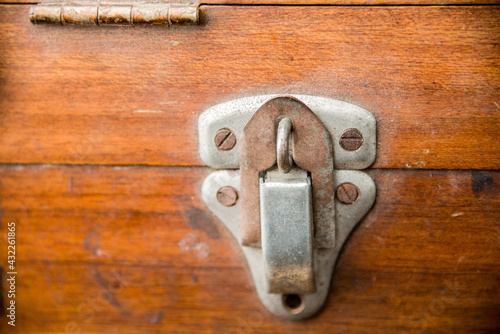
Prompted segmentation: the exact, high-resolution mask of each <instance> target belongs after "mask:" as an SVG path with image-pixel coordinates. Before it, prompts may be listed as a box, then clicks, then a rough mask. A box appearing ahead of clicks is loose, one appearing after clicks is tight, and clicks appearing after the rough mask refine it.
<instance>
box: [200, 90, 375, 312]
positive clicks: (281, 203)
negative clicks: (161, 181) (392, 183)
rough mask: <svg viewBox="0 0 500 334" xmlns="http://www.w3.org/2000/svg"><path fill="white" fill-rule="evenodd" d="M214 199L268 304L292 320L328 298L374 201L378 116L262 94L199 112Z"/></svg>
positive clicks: (207, 192) (205, 193)
mask: <svg viewBox="0 0 500 334" xmlns="http://www.w3.org/2000/svg"><path fill="white" fill-rule="evenodd" d="M198 130H199V136H200V140H199V143H200V153H201V157H202V159H203V161H204V162H205V163H206V164H207V165H209V166H211V167H213V168H217V169H235V168H239V170H220V171H215V172H213V173H212V174H210V175H209V176H208V177H207V178H206V179H205V181H204V183H203V187H202V197H203V200H204V201H205V203H206V205H207V207H208V208H209V209H210V210H211V211H212V212H213V213H214V214H215V215H216V216H217V217H218V218H219V219H220V220H221V221H222V222H223V223H224V224H225V226H226V227H227V228H228V229H229V230H230V231H231V232H232V234H233V235H234V236H235V238H236V239H237V240H238V243H239V245H240V246H241V248H242V250H243V253H244V254H245V256H246V258H247V262H248V264H249V266H250V269H251V272H252V276H253V279H254V282H255V286H256V289H257V293H258V294H259V297H260V299H261V300H262V302H263V304H264V305H265V306H266V308H267V309H268V310H269V311H270V312H272V313H274V314H275V315H277V316H279V317H282V318H285V319H291V320H297V319H304V318H307V317H310V316H312V315H313V314H315V313H316V312H317V311H318V310H319V309H320V308H321V306H322V305H323V303H324V301H325V299H326V297H327V294H328V289H329V285H330V280H331V276H332V272H333V268H334V266H335V261H336V259H337V256H338V254H339V252H340V250H341V249H342V246H343V244H344V242H345V240H346V239H347V237H348V235H349V233H350V232H351V230H352V229H353V228H354V226H355V225H356V224H357V223H358V222H359V220H360V219H361V218H362V217H363V216H364V215H365V214H366V213H367V212H368V210H369V209H370V208H371V206H372V205H373V203H374V201H375V195H376V190H375V183H374V182H373V180H372V179H371V178H370V176H369V175H368V174H366V173H364V172H361V171H357V170H352V169H363V168H367V167H369V166H370V165H371V164H372V163H373V161H374V160H375V155H376V121H375V118H374V117H373V115H372V114H371V113H369V112H368V111H366V110H364V109H363V108H360V107H357V106H355V105H352V104H349V103H346V102H342V101H338V100H333V99H328V98H323V97H316V96H307V95H292V96H278V95H261V96H254V97H249V98H243V99H239V100H235V101H230V102H226V103H222V104H219V105H216V106H214V107H212V108H210V109H208V110H206V111H205V112H204V113H203V114H202V115H201V116H200V118H199V120H198Z"/></svg>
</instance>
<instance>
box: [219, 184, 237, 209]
mask: <svg viewBox="0 0 500 334" xmlns="http://www.w3.org/2000/svg"><path fill="white" fill-rule="evenodd" d="M217 200H218V201H219V203H220V204H222V205H224V206H233V205H235V204H236V202H238V191H237V190H236V189H234V188H233V187H230V186H225V187H222V188H220V189H219V190H218V191H217Z"/></svg>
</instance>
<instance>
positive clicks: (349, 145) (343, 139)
mask: <svg viewBox="0 0 500 334" xmlns="http://www.w3.org/2000/svg"><path fill="white" fill-rule="evenodd" d="M339 143H340V146H341V147H342V148H343V149H344V150H346V151H356V150H358V149H359V148H360V147H361V145H363V134H361V131H359V130H358V129H355V128H351V129H347V130H345V131H344V132H343V133H342V134H341V135H340V141H339Z"/></svg>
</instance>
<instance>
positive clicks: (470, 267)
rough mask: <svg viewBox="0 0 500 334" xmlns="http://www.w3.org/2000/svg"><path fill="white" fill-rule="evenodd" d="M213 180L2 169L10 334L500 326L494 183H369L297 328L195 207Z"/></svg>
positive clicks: (426, 177) (416, 179)
mask: <svg viewBox="0 0 500 334" xmlns="http://www.w3.org/2000/svg"><path fill="white" fill-rule="evenodd" d="M209 172H210V170H209V169H207V168H204V167H201V168H200V167H193V168H178V167H120V168H117V167H96V166H94V167H84V166H73V167H70V166H67V167H64V166H24V167H21V166H3V167H1V168H0V210H1V214H2V215H1V222H2V225H1V226H2V227H1V228H2V232H1V233H2V235H4V232H5V229H6V223H7V222H9V221H16V222H17V242H18V244H17V245H18V248H17V250H18V254H17V270H18V282H17V284H18V285H17V290H18V294H17V296H16V300H17V312H18V318H17V322H16V324H17V325H16V330H17V331H16V333H77V332H81V333H125V332H126V333H159V332H166V333H193V332H195V331H203V332H206V333H215V332H217V333H277V332H281V333H304V332H307V333H326V332H334V333H342V332H346V333H351V332H358V333H369V332H370V333H373V332H384V333H405V332H408V333H410V332H411V333H421V332H425V333H440V332H442V333H445V332H453V333H470V332H474V330H476V331H475V332H477V330H480V332H485V333H486V332H495V330H500V313H499V312H500V300H499V299H498V295H499V292H500V273H499V271H498V268H499V265H500V242H499V240H500V226H499V221H500V191H499V190H500V172H491V171H416V170H415V171H407V170H373V171H371V174H372V177H373V178H374V179H375V181H376V183H377V187H378V195H377V201H376V204H375V206H374V208H373V209H372V210H371V212H370V213H369V214H368V215H367V217H366V218H365V219H364V220H363V221H362V222H361V223H360V225H359V226H358V227H357V228H356V229H355V231H354V232H353V234H352V235H351V237H350V239H349V240H348V241H347V243H346V244H345V246H344V249H343V252H342V255H341V256H340V259H339V261H338V263H337V267H336V270H335V273H334V276H333V280H332V288H331V293H330V296H329V300H328V301H327V305H326V307H325V308H324V310H323V311H322V312H320V313H319V315H318V316H317V317H315V318H313V319H311V320H308V321H304V322H287V321H282V320H279V319H278V318H276V317H274V316H273V315H271V314H269V313H268V312H267V311H266V310H265V309H264V308H263V306H262V305H261V304H260V301H259V299H258V297H257V296H256V294H255V291H254V287H253V283H252V281H251V280H250V276H249V271H248V269H247V267H246V264H245V260H244V256H243V255H242V254H241V251H240V250H239V249H238V247H237V245H236V241H235V240H234V239H233V238H232V237H231V236H230V234H229V232H228V231H227V230H226V229H225V228H224V227H223V225H222V224H221V223H220V222H219V221H218V220H217V219H216V218H215V217H214V216H212V214H211V213H210V212H209V211H208V210H207V209H206V208H205V206H204V204H203V203H202V201H201V199H200V184H201V182H202V181H203V179H204V177H205V176H206V175H208V173H209ZM5 244H6V240H5V238H1V239H0V249H5V248H6V245H5ZM0 256H1V259H2V263H6V259H5V252H3V251H2V252H1V253H0ZM4 297H5V296H4ZM7 327H10V326H7V325H6V321H1V322H0V331H2V332H3V333H10V332H11V331H10V329H11V328H7ZM12 332H13V331H12Z"/></svg>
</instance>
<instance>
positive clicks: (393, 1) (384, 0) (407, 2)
mask: <svg viewBox="0 0 500 334" xmlns="http://www.w3.org/2000/svg"><path fill="white" fill-rule="evenodd" d="M38 2H45V3H58V2H61V3H64V2H67V1H64V0H45V1H44V0H41V1H36V0H2V3H5V4H9V3H24V4H35V3H38ZM80 2H88V3H97V1H91V0H88V1H86V0H81V1H80ZM131 2H147V1H145V0H138V1H130V0H106V1H101V3H131ZM149 2H174V3H193V1H191V0H172V1H168V0H165V1H149ZM198 3H199V4H201V5H302V6H318V5H341V6H349V5H364V6H375V5H399V6H414V5H494V4H499V3H500V1H499V0H204V1H199V2H198Z"/></svg>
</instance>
